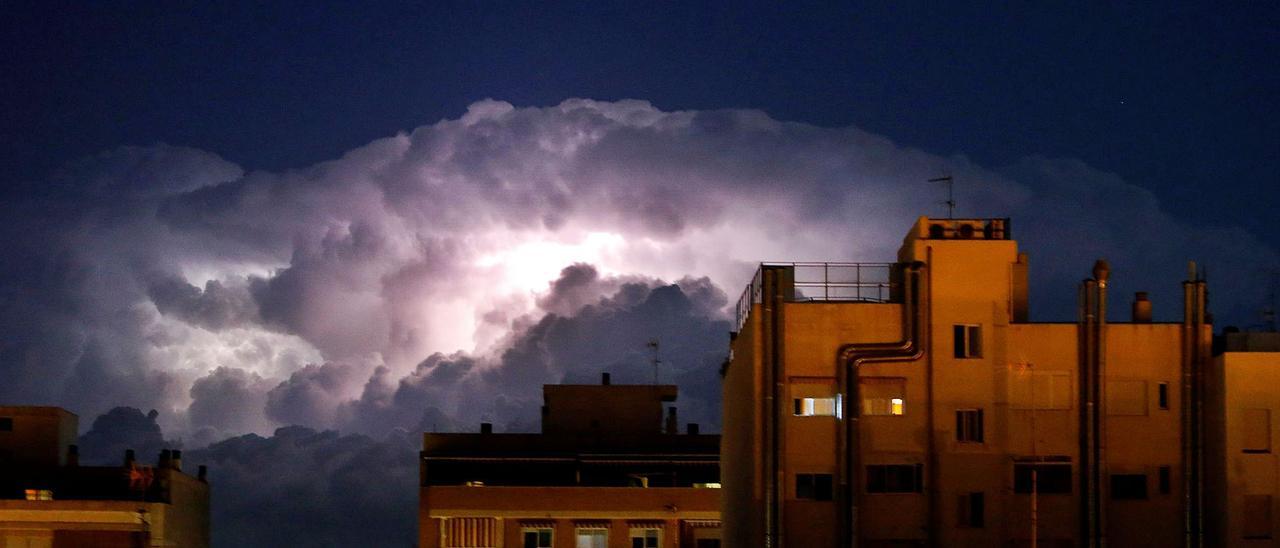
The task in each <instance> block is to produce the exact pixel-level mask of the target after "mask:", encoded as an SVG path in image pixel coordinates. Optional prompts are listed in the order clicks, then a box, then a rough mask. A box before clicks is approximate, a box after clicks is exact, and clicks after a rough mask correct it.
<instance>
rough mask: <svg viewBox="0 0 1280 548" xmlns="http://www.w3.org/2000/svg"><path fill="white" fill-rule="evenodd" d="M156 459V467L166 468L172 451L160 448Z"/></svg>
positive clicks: (171, 458) (171, 456) (170, 459)
mask: <svg viewBox="0 0 1280 548" xmlns="http://www.w3.org/2000/svg"><path fill="white" fill-rule="evenodd" d="M156 460H157V462H156V468H168V467H169V465H170V463H171V461H172V460H173V452H172V451H169V450H168V449H161V450H160V458H159V459H156Z"/></svg>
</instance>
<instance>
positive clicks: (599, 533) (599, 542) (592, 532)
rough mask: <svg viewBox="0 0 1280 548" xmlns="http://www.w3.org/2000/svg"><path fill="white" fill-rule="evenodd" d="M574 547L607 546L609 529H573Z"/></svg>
mask: <svg viewBox="0 0 1280 548" xmlns="http://www.w3.org/2000/svg"><path fill="white" fill-rule="evenodd" d="M574 536H575V543H574V547H575V548H608V546H609V530H608V529H602V528H583V527H579V528H578V530H577V531H574Z"/></svg>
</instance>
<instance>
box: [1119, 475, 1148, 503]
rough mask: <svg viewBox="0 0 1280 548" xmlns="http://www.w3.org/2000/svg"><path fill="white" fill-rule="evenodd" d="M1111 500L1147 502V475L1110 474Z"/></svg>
mask: <svg viewBox="0 0 1280 548" xmlns="http://www.w3.org/2000/svg"><path fill="white" fill-rule="evenodd" d="M1111 498H1113V499H1116V500H1147V475H1146V474H1111Z"/></svg>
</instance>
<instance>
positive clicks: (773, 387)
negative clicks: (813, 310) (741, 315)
mask: <svg viewBox="0 0 1280 548" xmlns="http://www.w3.org/2000/svg"><path fill="white" fill-rule="evenodd" d="M778 271H779V269H775V268H768V267H765V266H761V281H760V283H761V284H762V286H763V287H762V288H761V289H762V291H761V299H760V300H761V306H762V307H763V308H764V310H763V312H764V314H763V321H764V322H765V329H764V332H765V333H766V334H767V335H766V336H765V337H764V340H763V344H764V345H765V349H764V355H765V356H766V357H767V359H768V360H769V361H768V364H767V366H766V367H765V368H764V376H765V378H764V383H763V384H764V385H765V386H764V388H765V390H766V391H765V416H764V429H765V432H764V438H765V445H766V447H767V450H766V451H765V454H764V463H763V464H764V469H763V470H762V476H763V477H764V486H765V492H764V498H765V504H764V510H765V516H764V525H765V534H764V542H765V546H766V547H768V548H779V547H781V546H782V545H783V543H782V527H781V523H782V496H783V495H782V491H783V489H784V488H785V486H786V481H785V478H783V477H782V475H783V474H785V472H786V471H785V469H783V467H782V466H781V464H780V463H779V454H780V451H781V443H782V436H781V432H780V429H781V427H780V422H781V421H780V420H779V413H780V410H779V408H780V405H779V401H780V399H781V396H780V395H779V394H778V391H779V386H780V385H781V380H780V379H779V376H780V375H779V372H780V370H781V367H782V363H781V362H782V340H783V337H784V333H783V327H782V326H783V323H782V308H783V303H785V302H786V298H787V295H786V291H785V290H784V288H783V287H782V286H783V284H781V283H779V281H778Z"/></svg>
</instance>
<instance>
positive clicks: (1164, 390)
mask: <svg viewBox="0 0 1280 548" xmlns="http://www.w3.org/2000/svg"><path fill="white" fill-rule="evenodd" d="M1156 392H1157V394H1156V401H1157V402H1158V403H1159V404H1160V409H1166V410H1167V409H1169V383H1167V382H1162V383H1160V384H1157V385H1156Z"/></svg>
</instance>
